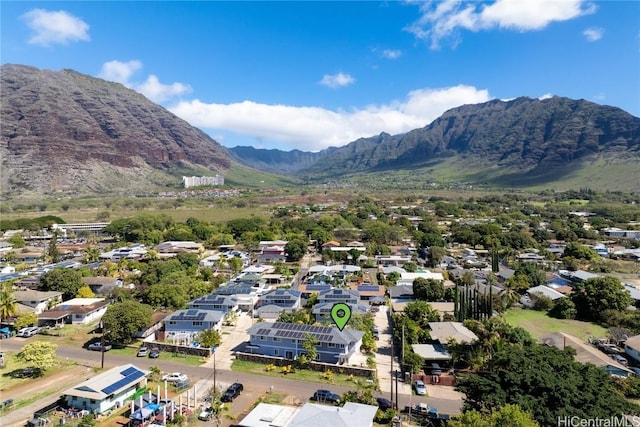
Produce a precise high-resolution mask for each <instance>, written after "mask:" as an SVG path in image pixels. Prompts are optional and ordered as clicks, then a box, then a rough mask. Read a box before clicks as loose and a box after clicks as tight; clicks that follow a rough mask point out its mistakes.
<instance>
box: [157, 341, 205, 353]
mask: <svg viewBox="0 0 640 427" xmlns="http://www.w3.org/2000/svg"><path fill="white" fill-rule="evenodd" d="M146 345H148V346H149V347H151V348H154V347H158V348H159V349H160V351H163V352H166V353H178V354H191V355H195V356H200V357H209V356H211V349H210V348H209V347H188V346H184V345H175V344H168V343H161V342H155V341H152V342H149V343H147V344H146Z"/></svg>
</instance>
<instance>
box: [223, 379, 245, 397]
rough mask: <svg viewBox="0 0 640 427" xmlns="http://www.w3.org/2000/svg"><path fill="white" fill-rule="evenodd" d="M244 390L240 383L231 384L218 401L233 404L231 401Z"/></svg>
mask: <svg viewBox="0 0 640 427" xmlns="http://www.w3.org/2000/svg"><path fill="white" fill-rule="evenodd" d="M242 390H244V387H243V386H242V384H240V383H233V384H231V385H230V386H229V388H228V389H227V391H225V392H224V394H223V395H222V397H221V398H220V400H222V401H223V402H233V399H235V398H236V397H238V396H240V392H241V391H242Z"/></svg>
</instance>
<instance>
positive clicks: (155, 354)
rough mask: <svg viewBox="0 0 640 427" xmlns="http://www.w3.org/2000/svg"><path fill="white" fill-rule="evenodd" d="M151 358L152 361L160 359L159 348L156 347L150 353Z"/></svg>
mask: <svg viewBox="0 0 640 427" xmlns="http://www.w3.org/2000/svg"><path fill="white" fill-rule="evenodd" d="M149 357H150V358H151V359H157V358H158V357H160V349H159V348H158V347H154V348H153V349H152V350H151V351H150V352H149Z"/></svg>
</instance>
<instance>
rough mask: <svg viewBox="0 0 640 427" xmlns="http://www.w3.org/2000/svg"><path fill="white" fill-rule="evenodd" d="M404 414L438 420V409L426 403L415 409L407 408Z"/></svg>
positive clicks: (417, 405) (414, 407) (416, 405)
mask: <svg viewBox="0 0 640 427" xmlns="http://www.w3.org/2000/svg"><path fill="white" fill-rule="evenodd" d="M403 412H404V413H407V414H411V415H415V416H423V417H429V418H438V408H434V407H433V406H429V405H427V404H426V403H417V404H415V405H414V406H413V407H411V406H405V407H404V410H403Z"/></svg>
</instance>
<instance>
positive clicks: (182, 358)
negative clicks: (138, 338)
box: [107, 347, 207, 366]
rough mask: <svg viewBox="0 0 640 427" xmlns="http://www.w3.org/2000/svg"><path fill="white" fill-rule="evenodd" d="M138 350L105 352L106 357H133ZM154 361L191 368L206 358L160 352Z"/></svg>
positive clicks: (117, 349) (132, 348) (126, 349)
mask: <svg viewBox="0 0 640 427" xmlns="http://www.w3.org/2000/svg"><path fill="white" fill-rule="evenodd" d="M138 348H139V347H125V348H114V349H112V350H109V351H108V352H107V356H108V355H109V354H119V355H123V356H135V355H136V354H138ZM155 360H160V361H162V360H165V361H171V362H179V363H184V364H185V365H191V366H200V365H202V364H203V363H205V362H206V361H207V359H206V358H204V357H200V356H195V355H191V354H176V353H171V352H168V351H161V352H160V357H158V358H157V359H155Z"/></svg>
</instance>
